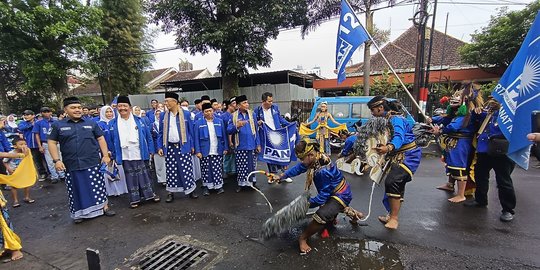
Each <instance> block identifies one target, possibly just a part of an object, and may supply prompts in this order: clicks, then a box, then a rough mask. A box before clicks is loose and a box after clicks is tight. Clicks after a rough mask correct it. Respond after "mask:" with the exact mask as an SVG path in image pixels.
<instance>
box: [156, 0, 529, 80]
mask: <svg viewBox="0 0 540 270" xmlns="http://www.w3.org/2000/svg"><path fill="white" fill-rule="evenodd" d="M336 1H337V0H336ZM396 2H398V3H399V2H411V1H396ZM414 2H418V0H415V1H414ZM430 2H433V1H430ZM530 2H532V1H526V0H506V1H505V0H439V3H438V5H437V13H436V16H435V29H436V30H438V31H441V32H443V33H444V31H445V24H446V16H447V14H448V31H447V33H448V35H450V36H453V37H455V38H457V39H460V40H463V41H465V42H470V41H471V34H474V33H475V31H480V30H481V29H482V27H485V26H487V25H488V23H489V21H490V18H491V16H493V15H496V14H498V12H499V11H498V10H499V9H501V8H504V7H507V8H508V9H509V10H520V9H523V8H525V5H521V4H528V3H530ZM501 4H505V5H501ZM506 4H507V5H506ZM379 7H383V6H379ZM417 9H418V6H417V5H414V4H410V3H405V5H404V6H396V7H392V8H385V9H381V10H378V11H376V12H375V14H374V23H375V25H376V26H377V27H378V28H380V29H385V30H388V29H390V31H391V32H390V33H391V34H390V40H394V39H396V38H397V37H398V36H399V35H401V34H402V33H403V32H405V30H407V29H408V28H409V27H412V26H413V24H412V21H411V20H410V18H412V17H413V15H414V13H415V12H416V11H417ZM429 10H430V13H433V12H432V11H433V4H432V3H431V5H430V8H429ZM357 16H358V18H359V20H360V21H361V22H362V23H363V22H364V21H365V19H364V16H363V15H362V14H357ZM338 23H339V21H338V19H337V18H336V19H333V20H330V21H328V22H325V23H323V24H321V25H320V26H319V27H318V28H316V29H315V31H312V32H310V33H309V34H308V35H307V36H306V37H305V38H304V39H302V37H301V35H300V30H299V28H296V29H288V30H283V31H281V32H280V34H279V36H278V38H277V39H276V40H270V41H269V42H268V44H267V48H268V50H270V52H271V53H272V57H273V61H272V64H271V66H270V67H269V68H259V69H258V70H252V69H250V72H251V73H257V72H266V71H277V70H287V69H293V68H296V67H297V66H302V67H303V68H304V69H312V68H313V67H315V66H318V67H320V68H321V72H322V76H323V77H325V78H336V77H337V75H336V74H335V73H334V69H335V57H336V56H335V51H336V35H337V28H338ZM431 23H432V21H431V19H430V20H429V21H428V26H430V27H431ZM174 40H175V37H174V35H173V34H165V33H163V32H161V31H160V32H159V34H158V36H157V38H156V39H155V42H154V49H159V48H168V47H173V46H176V45H175V42H174ZM379 46H380V47H383V46H384V44H379ZM375 52H376V51H375V50H374V49H373V48H372V54H373V53H375ZM154 57H155V61H154V63H153V67H154V68H155V69H158V68H168V67H172V66H177V65H178V63H179V62H180V59H184V60H188V61H189V62H191V63H193V68H194V69H204V68H208V69H209V70H210V72H212V73H214V72H216V71H217V66H218V64H219V53H218V52H211V53H209V54H206V55H201V54H196V55H190V54H189V53H185V52H183V51H182V50H173V51H168V52H162V53H157V54H155V55H154ZM351 59H352V61H353V63H359V62H362V59H363V49H362V51H356V52H355V53H354V55H353V57H352V58H351Z"/></svg>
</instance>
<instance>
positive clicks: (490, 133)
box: [476, 111, 504, 153]
mask: <svg viewBox="0 0 540 270" xmlns="http://www.w3.org/2000/svg"><path fill="white" fill-rule="evenodd" d="M486 117H487V113H486V112H483V113H481V114H479V115H478V122H479V124H482V122H483V121H484V119H485V118H486ZM498 117H499V111H496V112H495V113H493V116H491V119H490V120H489V122H488V124H487V125H486V128H485V129H484V131H483V132H482V134H480V135H478V143H477V145H476V152H478V153H487V152H488V144H489V138H491V137H499V138H501V137H502V138H504V135H503V133H502V131H501V128H500V127H499V124H498V123H497V118H498Z"/></svg>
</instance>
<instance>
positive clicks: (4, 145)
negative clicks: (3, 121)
mask: <svg viewBox="0 0 540 270" xmlns="http://www.w3.org/2000/svg"><path fill="white" fill-rule="evenodd" d="M11 150H12V149H11V144H10V143H9V140H8V139H7V137H6V135H5V134H4V132H3V131H0V152H3V153H7V152H9V151H11Z"/></svg>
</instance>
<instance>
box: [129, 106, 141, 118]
mask: <svg viewBox="0 0 540 270" xmlns="http://www.w3.org/2000/svg"><path fill="white" fill-rule="evenodd" d="M135 108H139V114H136V113H135ZM131 111H132V112H133V115H136V116H138V117H141V114H142V109H141V107H139V106H133V108H132V110H131Z"/></svg>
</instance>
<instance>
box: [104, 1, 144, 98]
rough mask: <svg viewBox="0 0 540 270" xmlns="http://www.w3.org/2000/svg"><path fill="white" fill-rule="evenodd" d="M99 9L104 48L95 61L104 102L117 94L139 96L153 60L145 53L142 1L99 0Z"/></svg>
mask: <svg viewBox="0 0 540 270" xmlns="http://www.w3.org/2000/svg"><path fill="white" fill-rule="evenodd" d="M100 8H101V10H102V11H103V13H104V18H103V21H102V29H101V32H100V35H101V37H102V38H103V39H104V40H106V41H107V47H105V49H104V50H103V51H102V53H101V57H100V58H99V60H98V63H99V65H100V72H99V79H100V80H101V83H102V85H103V90H104V93H105V95H106V97H107V100H111V99H112V98H113V96H115V95H116V94H121V95H128V94H138V93H141V92H143V91H144V84H143V78H142V74H143V72H144V70H145V69H147V68H148V67H150V66H151V61H152V59H153V58H152V57H151V56H150V55H148V54H145V53H144V51H146V50H148V49H150V48H151V46H150V44H151V43H149V42H148V39H146V38H145V37H146V35H145V30H146V18H145V17H144V15H143V7H142V3H141V0H122V1H117V0H102V1H101V4H100Z"/></svg>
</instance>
